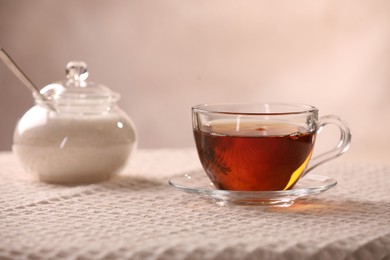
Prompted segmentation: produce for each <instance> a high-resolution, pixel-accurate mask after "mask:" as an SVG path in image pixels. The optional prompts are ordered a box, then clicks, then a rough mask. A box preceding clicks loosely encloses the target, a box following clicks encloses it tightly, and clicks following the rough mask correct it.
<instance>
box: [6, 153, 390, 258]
mask: <svg viewBox="0 0 390 260" xmlns="http://www.w3.org/2000/svg"><path fill="white" fill-rule="evenodd" d="M200 168H201V166H200V163H199V161H198V158H197V156H196V153H195V151H194V150H193V149H175V150H169V149H160V150H139V151H137V153H136V154H135V155H134V157H133V158H132V160H131V161H130V163H129V164H128V166H127V167H126V168H125V169H124V170H123V172H122V173H121V175H119V176H118V177H115V178H114V179H112V180H110V181H107V182H102V183H98V184H92V185H84V186H74V187H67V186H58V185H50V184H45V183H41V182H38V181H36V180H34V179H33V178H32V177H31V176H30V175H28V174H26V173H25V172H24V171H23V169H22V168H21V167H20V165H19V164H18V161H17V160H16V159H15V158H14V156H13V155H12V154H11V153H10V152H3V153H0V259H332V260H335V259H336V260H337V259H390V168H389V167H386V166H379V165H368V164H364V163H363V162H362V163H360V164H356V163H345V162H343V161H342V159H339V160H336V161H335V162H331V163H328V164H325V165H324V166H321V167H319V168H318V169H316V171H315V172H316V174H322V175H326V176H331V177H333V178H335V179H337V181H338V185H337V186H336V187H335V188H332V189H330V190H329V191H327V192H325V193H322V194H319V195H315V196H311V197H308V198H307V199H302V200H298V201H296V202H295V204H294V205H292V206H290V207H287V208H281V207H260V206H238V205H237V206H231V205H230V206H218V205H216V204H215V203H213V202H212V201H210V200H207V199H205V198H203V197H199V196H195V195H191V194H187V193H183V192H181V191H178V190H176V189H175V188H173V187H171V186H169V185H168V183H167V181H168V179H169V178H170V177H172V176H175V175H179V174H184V173H186V172H190V171H194V170H197V169H200Z"/></svg>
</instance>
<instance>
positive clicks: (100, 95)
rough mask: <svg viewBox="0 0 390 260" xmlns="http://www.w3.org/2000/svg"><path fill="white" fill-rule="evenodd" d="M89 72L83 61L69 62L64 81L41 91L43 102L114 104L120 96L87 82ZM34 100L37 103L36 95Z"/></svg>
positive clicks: (52, 84)
mask: <svg viewBox="0 0 390 260" xmlns="http://www.w3.org/2000/svg"><path fill="white" fill-rule="evenodd" d="M88 76H89V72H88V70H87V64H86V63H85V62H83V61H70V62H68V64H67V65H66V80H64V81H59V82H54V83H51V84H49V85H47V86H45V87H44V88H42V89H41V91H40V93H41V94H42V95H43V96H45V97H46V100H47V101H45V102H52V103H54V104H55V105H65V104H66V105H72V104H75V105H88V104H102V103H114V102H116V101H117V100H118V99H119V97H120V95H119V94H118V93H115V92H113V91H111V90H110V89H109V88H108V87H106V86H104V85H101V84H97V83H94V82H91V81H87V78H88ZM34 97H35V99H36V100H37V101H38V98H37V96H36V95H34Z"/></svg>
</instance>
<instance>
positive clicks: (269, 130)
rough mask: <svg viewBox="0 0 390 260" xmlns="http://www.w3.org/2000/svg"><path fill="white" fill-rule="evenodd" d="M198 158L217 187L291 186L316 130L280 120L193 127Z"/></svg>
mask: <svg viewBox="0 0 390 260" xmlns="http://www.w3.org/2000/svg"><path fill="white" fill-rule="evenodd" d="M194 136H195V141H196V146H197V149H198V154H199V158H200V161H201V163H202V165H203V168H204V170H205V171H206V173H207V175H208V176H209V178H210V179H211V180H212V182H213V183H214V185H215V186H216V187H217V188H218V189H224V190H242V191H271V190H287V189H291V188H292V187H293V186H294V185H295V183H296V182H297V180H298V179H299V177H300V176H301V174H302V173H303V171H304V170H305V168H306V166H307V164H308V162H309V160H310V157H311V154H312V151H313V147H314V140H315V136H316V133H315V132H308V131H307V130H305V129H304V128H303V127H299V126H295V125H287V124H280V123H246V124H245V123H241V124H239V125H237V124H236V123H218V124H217V123H215V124H210V125H207V126H203V128H202V129H201V130H194Z"/></svg>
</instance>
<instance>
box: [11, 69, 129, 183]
mask: <svg viewBox="0 0 390 260" xmlns="http://www.w3.org/2000/svg"><path fill="white" fill-rule="evenodd" d="M66 73H67V75H66V76H67V79H66V80H65V81H62V82H56V83H52V84H50V85H48V86H46V87H44V88H43V89H42V90H41V91H40V92H41V94H42V95H43V96H44V97H45V100H42V98H40V97H39V96H38V95H34V99H35V106H33V107H32V108H31V109H29V110H28V111H27V112H26V113H25V114H24V115H23V117H22V118H21V119H20V120H19V122H18V124H17V125H16V129H15V132H14V140H13V147H12V148H13V151H14V153H15V154H16V155H17V157H18V158H19V160H20V162H21V163H22V165H23V167H24V168H25V169H26V171H28V172H30V173H33V174H35V175H36V176H37V177H38V178H39V180H41V181H44V182H49V183H56V184H86V183H94V182H99V181H104V180H107V179H109V178H111V177H112V175H114V174H115V173H117V172H118V171H119V170H120V169H122V168H123V166H124V165H125V164H126V162H127V160H128V158H129V157H130V155H131V153H132V152H133V150H134V149H135V148H136V143H137V142H136V140H137V138H136V131H135V128H134V125H133V123H132V122H131V120H130V118H129V117H128V116H127V115H126V114H125V113H124V112H123V111H122V110H121V109H120V108H119V107H118V106H117V101H118V99H119V94H118V93H114V92H112V91H111V90H110V89H109V88H107V87H105V86H103V85H100V84H96V83H93V82H89V81H86V80H87V78H88V71H87V66H86V64H85V63H84V62H76V61H73V62H69V63H68V64H67V67H66Z"/></svg>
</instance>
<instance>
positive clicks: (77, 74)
mask: <svg viewBox="0 0 390 260" xmlns="http://www.w3.org/2000/svg"><path fill="white" fill-rule="evenodd" d="M88 75H89V72H88V70H87V63H85V62H84V61H70V62H68V64H66V78H67V79H68V80H73V81H76V82H77V81H85V80H86V79H87V78H88Z"/></svg>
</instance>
